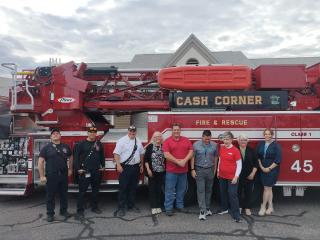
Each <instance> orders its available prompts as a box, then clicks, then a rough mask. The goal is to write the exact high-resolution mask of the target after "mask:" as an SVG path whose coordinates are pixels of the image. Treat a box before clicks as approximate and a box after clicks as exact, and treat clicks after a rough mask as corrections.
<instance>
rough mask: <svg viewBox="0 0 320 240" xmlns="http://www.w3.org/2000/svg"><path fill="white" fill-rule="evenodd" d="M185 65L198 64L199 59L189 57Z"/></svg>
mask: <svg viewBox="0 0 320 240" xmlns="http://www.w3.org/2000/svg"><path fill="white" fill-rule="evenodd" d="M186 64H187V65H199V61H198V59H196V58H189V59H188V61H187V62H186Z"/></svg>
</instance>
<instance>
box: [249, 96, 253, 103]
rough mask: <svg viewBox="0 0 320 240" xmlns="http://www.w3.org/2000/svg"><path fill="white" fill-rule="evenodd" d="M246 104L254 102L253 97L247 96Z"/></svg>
mask: <svg viewBox="0 0 320 240" xmlns="http://www.w3.org/2000/svg"><path fill="white" fill-rule="evenodd" d="M248 104H250V105H253V104H254V97H253V96H248Z"/></svg>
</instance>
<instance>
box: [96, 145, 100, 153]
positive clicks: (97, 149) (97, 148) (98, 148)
mask: <svg viewBox="0 0 320 240" xmlns="http://www.w3.org/2000/svg"><path fill="white" fill-rule="evenodd" d="M96 151H98V152H99V151H100V147H99V145H97V144H96Z"/></svg>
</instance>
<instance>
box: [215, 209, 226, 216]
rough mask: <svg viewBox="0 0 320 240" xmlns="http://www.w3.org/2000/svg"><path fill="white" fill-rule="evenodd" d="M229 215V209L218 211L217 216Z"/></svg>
mask: <svg viewBox="0 0 320 240" xmlns="http://www.w3.org/2000/svg"><path fill="white" fill-rule="evenodd" d="M227 213H228V209H227V210H218V212H217V214H219V215H224V214H227Z"/></svg>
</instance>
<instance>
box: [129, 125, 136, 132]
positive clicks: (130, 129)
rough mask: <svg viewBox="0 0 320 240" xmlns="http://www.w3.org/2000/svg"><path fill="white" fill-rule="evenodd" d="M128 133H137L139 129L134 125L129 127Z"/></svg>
mask: <svg viewBox="0 0 320 240" xmlns="http://www.w3.org/2000/svg"><path fill="white" fill-rule="evenodd" d="M128 131H137V128H136V127H135V126H134V125H131V126H130V127H128Z"/></svg>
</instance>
